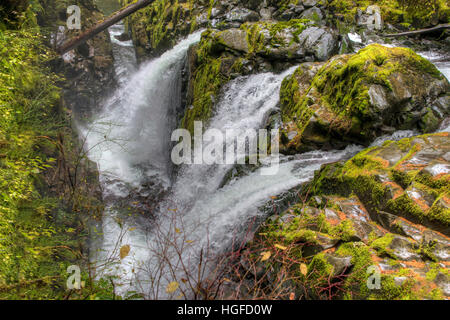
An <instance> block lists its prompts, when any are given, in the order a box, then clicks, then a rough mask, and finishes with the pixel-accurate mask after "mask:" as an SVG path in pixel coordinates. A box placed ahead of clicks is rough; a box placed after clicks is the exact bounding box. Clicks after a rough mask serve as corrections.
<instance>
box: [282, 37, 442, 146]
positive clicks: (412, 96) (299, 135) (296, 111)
mask: <svg viewBox="0 0 450 320" xmlns="http://www.w3.org/2000/svg"><path fill="white" fill-rule="evenodd" d="M308 68H309V67H308ZM304 73H305V67H300V68H299V69H298V70H297V71H296V72H295V73H294V74H293V75H292V76H290V77H288V78H286V79H285V80H284V81H283V84H282V89H281V92H280V96H281V111H282V115H283V120H284V123H285V125H284V133H283V134H282V135H284V136H287V134H288V133H289V132H296V135H295V136H293V137H291V138H290V139H287V140H286V139H284V141H283V140H282V143H283V147H282V150H283V151H284V152H287V153H291V152H292V153H296V152H299V151H303V150H311V149H318V148H319V149H320V148H336V147H342V146H344V145H346V144H348V143H359V144H363V145H364V144H365V145H368V144H370V143H371V142H372V141H373V140H374V139H375V138H376V137H379V136H381V135H384V134H390V133H392V132H394V131H395V130H400V129H416V130H419V131H421V132H424V133H427V132H432V131H434V130H436V129H437V128H438V126H439V124H440V122H441V120H442V119H443V118H445V116H446V115H448V114H449V112H450V93H449V90H450V84H449V82H448V81H447V79H446V78H445V77H444V76H443V75H442V74H441V73H440V72H439V71H438V70H437V69H436V67H435V66H434V65H433V64H432V63H431V62H429V61H428V60H426V59H424V58H422V57H420V56H419V55H417V54H416V53H414V52H413V51H412V50H410V49H406V48H388V47H384V46H382V45H378V44H373V45H369V46H368V47H366V48H364V49H362V50H360V51H359V52H358V53H356V54H352V55H340V56H336V57H334V58H332V59H331V60H329V61H328V62H327V63H326V64H324V65H323V67H322V68H321V69H320V70H318V68H313V69H311V70H310V71H308V74H307V76H305V75H304ZM314 73H315V75H314V77H312V75H313V74H314ZM305 87H308V88H307V89H306V90H305Z"/></svg>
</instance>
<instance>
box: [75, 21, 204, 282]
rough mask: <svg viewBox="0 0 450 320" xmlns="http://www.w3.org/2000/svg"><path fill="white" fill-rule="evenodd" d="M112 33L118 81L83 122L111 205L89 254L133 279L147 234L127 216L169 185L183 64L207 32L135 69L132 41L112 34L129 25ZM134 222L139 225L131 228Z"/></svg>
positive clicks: (104, 269)
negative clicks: (124, 250)
mask: <svg viewBox="0 0 450 320" xmlns="http://www.w3.org/2000/svg"><path fill="white" fill-rule="evenodd" d="M109 32H110V34H111V36H112V39H113V46H114V54H115V55H114V57H115V60H116V74H117V77H118V82H119V84H120V87H119V88H118V89H117V90H116V92H115V93H114V94H113V95H112V96H111V97H109V98H108V99H107V100H106V101H105V103H104V105H103V106H102V108H101V110H100V112H99V113H98V114H97V115H96V116H95V120H94V121H93V122H92V123H89V124H78V127H79V131H80V132H81V133H82V135H83V136H84V137H85V149H86V150H88V155H89V158H90V159H91V160H93V161H95V162H96V163H97V164H98V168H99V172H100V183H101V185H102V187H103V198H104V201H105V204H106V208H105V212H104V217H103V221H102V224H101V230H98V233H99V235H98V237H96V239H95V241H93V242H94V244H93V246H94V250H92V251H93V253H92V257H91V260H92V261H94V263H96V264H97V265H101V266H102V268H99V269H101V270H100V271H101V273H102V274H103V273H107V274H114V275H117V276H120V278H121V279H123V281H124V282H127V281H129V279H131V278H132V277H133V272H132V271H133V270H134V269H136V268H137V267H138V266H137V265H136V261H143V260H145V257H146V256H147V255H148V252H147V249H146V246H142V245H141V244H142V243H144V240H143V239H144V238H145V234H141V233H140V229H139V228H137V227H138V226H137V225H136V224H139V222H138V221H137V220H136V218H135V217H130V218H129V219H128V218H127V217H129V216H130V215H131V214H130V212H131V210H130V209H131V207H133V209H136V210H137V209H138V208H137V206H136V204H137V203H138V202H139V204H140V206H141V209H140V211H139V212H142V207H143V206H144V207H146V206H150V205H153V203H154V201H155V199H154V198H156V197H157V195H161V194H163V192H164V191H165V190H166V189H168V188H169V187H170V184H171V181H170V171H171V161H170V150H169V145H170V135H171V132H172V130H173V129H174V128H173V127H174V125H175V120H174V119H175V117H174V114H175V110H176V109H177V107H178V106H179V104H180V101H181V100H180V96H181V70H182V67H183V65H184V59H185V57H186V52H187V50H188V48H189V46H190V45H192V44H194V43H196V42H198V41H199V40H200V36H201V32H197V33H195V34H192V35H190V36H189V37H188V38H187V39H185V40H183V41H181V42H180V43H179V44H178V45H177V46H175V47H174V48H173V49H172V50H170V51H168V52H167V53H165V54H163V55H162V56H161V57H160V58H158V59H154V60H152V61H149V62H147V63H145V64H143V65H142V66H141V67H140V68H139V70H137V71H135V70H134V65H135V58H134V49H133V47H132V46H130V44H131V42H129V41H125V42H121V41H118V40H117V39H115V38H114V35H118V34H121V33H122V32H123V25H116V26H113V27H111V28H110V29H109ZM130 50H131V52H130ZM142 216H143V215H142ZM133 228H136V229H137V230H136V231H135V232H131V231H130V230H131V229H133ZM125 244H129V245H130V247H131V251H130V254H129V256H128V257H126V258H124V259H122V260H120V261H117V256H118V253H119V250H120V248H121V246H122V245H125Z"/></svg>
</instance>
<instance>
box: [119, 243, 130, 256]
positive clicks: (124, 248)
mask: <svg viewBox="0 0 450 320" xmlns="http://www.w3.org/2000/svg"><path fill="white" fill-rule="evenodd" d="M129 253H130V246H129V245H128V244H126V245H124V246H122V248H120V259H125V258H126V257H127V256H128V254H129Z"/></svg>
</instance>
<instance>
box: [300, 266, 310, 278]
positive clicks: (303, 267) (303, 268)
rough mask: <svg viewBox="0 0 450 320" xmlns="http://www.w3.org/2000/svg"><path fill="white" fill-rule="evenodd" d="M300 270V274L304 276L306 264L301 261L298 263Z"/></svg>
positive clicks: (306, 269)
mask: <svg viewBox="0 0 450 320" xmlns="http://www.w3.org/2000/svg"><path fill="white" fill-rule="evenodd" d="M300 272H301V273H302V275H304V276H306V274H307V273H308V267H307V266H306V264H304V263H302V264H301V265H300Z"/></svg>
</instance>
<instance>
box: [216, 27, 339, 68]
mask: <svg viewBox="0 0 450 320" xmlns="http://www.w3.org/2000/svg"><path fill="white" fill-rule="evenodd" d="M337 38H338V37H337V34H336V33H334V32H333V31H332V30H331V29H328V28H326V27H317V26H315V24H314V22H312V21H311V20H307V19H301V20H300V19H293V20H290V21H288V22H257V23H246V24H243V25H242V26H241V27H240V29H239V30H237V29H229V30H226V31H223V32H222V33H221V34H219V35H218V39H219V41H221V44H222V45H224V46H225V47H227V48H229V49H231V50H238V51H241V52H244V53H246V54H253V55H258V56H261V57H263V58H265V59H269V60H297V61H305V60H311V61H317V60H319V61H325V60H327V59H328V58H329V57H331V55H332V54H334V53H335V52H336V50H337V44H338V41H337Z"/></svg>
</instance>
